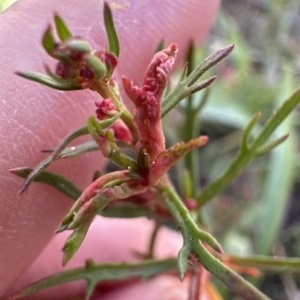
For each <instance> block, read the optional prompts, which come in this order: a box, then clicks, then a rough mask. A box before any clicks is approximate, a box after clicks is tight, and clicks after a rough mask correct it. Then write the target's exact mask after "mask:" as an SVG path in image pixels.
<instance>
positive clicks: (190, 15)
mask: <svg viewBox="0 0 300 300" xmlns="http://www.w3.org/2000/svg"><path fill="white" fill-rule="evenodd" d="M114 2H117V1H114ZM218 2H219V1H218V0H210V1H205V0H189V1H186V0H173V1H171V0H165V1H161V0H144V1H138V0H135V1H134V0H130V1H128V0H127V1H121V3H129V6H130V7H129V8H127V9H125V8H123V9H116V10H114V17H115V22H116V27H117V30H118V32H119V35H120V41H121V60H120V66H119V68H118V70H117V72H116V75H117V76H118V75H125V76H126V77H128V78H131V79H133V82H134V83H135V84H137V85H138V84H140V83H141V80H142V77H143V72H144V70H145V69H146V66H147V64H148V63H149V61H150V59H151V56H152V55H153V53H154V51H155V48H156V47H157V45H158V43H159V42H160V41H161V40H162V39H164V40H165V43H166V45H168V44H170V43H171V42H176V43H177V44H178V47H179V58H178V62H180V61H181V62H182V59H183V57H184V54H185V52H186V49H187V45H188V43H189V41H190V39H191V38H194V39H195V40H196V42H197V43H201V42H202V41H203V39H204V37H205V36H206V34H207V32H208V30H209V28H210V27H211V24H212V21H213V18H214V15H215V12H216V10H217V7H218ZM54 12H58V13H59V14H61V15H62V16H63V17H64V19H65V20H66V21H67V23H68V25H69V27H70V28H71V30H72V32H73V33H74V34H75V35H79V36H81V37H83V38H85V39H87V40H88V41H89V42H90V43H91V44H92V45H93V46H94V47H95V48H98V49H103V48H105V47H106V46H107V41H106V38H105V33H104V28H103V22H102V1H99V0H85V1H78V0H68V1H67V0H52V1H39V0H30V1H29V0H21V1H19V2H17V3H16V4H14V5H13V6H11V7H10V8H9V9H8V10H6V11H4V12H3V13H1V18H0V62H1V68H0V78H1V81H0V104H1V105H0V122H1V126H0V137H1V157H0V165H1V167H0V178H1V181H0V190H1V196H0V203H1V210H0V240H1V247H0V295H3V294H4V292H5V290H7V288H8V287H9V286H10V285H13V287H11V288H10V291H13V290H15V289H16V288H19V287H21V286H23V285H24V284H28V283H29V282H30V281H32V280H36V279H39V278H41V277H42V276H44V275H46V274H50V273H53V272H56V271H58V270H60V269H61V266H60V261H61V252H60V251H59V249H60V248H61V245H62V242H63V240H65V238H66V235H65V233H63V234H62V235H60V236H58V237H56V238H54V239H53V240H52V241H51V242H50V240H51V238H52V237H53V233H54V231H55V229H56V228H57V226H58V224H59V222H60V221H61V220H62V218H63V217H64V215H65V214H66V213H67V212H68V210H69V209H70V207H71V205H72V201H71V200H70V199H68V198H67V197H66V196H64V195H62V194H61V193H59V192H57V191H56V190H54V189H53V188H51V187H48V186H44V185H41V184H32V185H31V186H30V187H29V189H28V190H27V191H26V192H25V193H24V194H23V195H21V196H20V197H18V196H17V193H18V190H19V188H20V187H21V184H22V180H21V179H20V178H17V177H16V176H14V175H12V174H10V173H9V172H8V170H9V169H10V168H15V167H20V166H32V167H33V166H35V165H37V163H38V162H40V161H41V160H42V159H43V158H44V157H45V155H44V154H42V153H41V152H40V150H41V149H45V148H49V147H53V146H55V145H57V144H58V143H59V141H60V140H61V139H62V138H63V137H64V136H65V135H66V134H68V133H69V132H70V131H72V130H74V129H76V128H78V127H80V126H82V125H83V124H85V122H86V119H87V117H88V116H89V115H91V114H93V113H94V111H95V107H94V101H95V100H98V99H99V95H97V94H96V93H93V92H91V91H80V92H59V91H56V90H53V89H50V88H48V87H45V86H42V85H39V84H37V83H34V82H29V81H27V80H25V79H23V78H20V77H18V76H16V75H14V72H15V71H16V70H37V71H42V68H43V64H44V63H48V64H49V65H50V66H53V65H54V63H53V60H51V59H49V57H48V56H47V54H46V53H45V51H44V49H42V47H41V43H40V40H41V36H42V34H43V32H44V30H45V28H46V26H47V24H48V22H50V21H51V20H53V13H54ZM104 164H105V161H104V160H103V158H102V157H101V155H99V154H98V153H93V154H86V155H83V156H82V157H78V158H75V159H72V160H70V161H62V162H57V163H55V165H54V166H53V167H51V170H54V171H56V172H59V173H61V174H63V175H66V176H68V177H69V178H71V179H72V180H73V181H74V182H75V183H76V184H78V185H79V186H80V187H81V188H84V187H86V186H87V185H88V184H89V183H90V182H91V180H92V176H93V173H94V171H95V170H96V169H97V168H98V169H99V168H101V167H103V165H104ZM96 165H97V167H95V166H96ZM124 222H125V223H124ZM128 222H129V221H128V220H125V221H120V220H106V219H100V218H99V219H98V220H97V221H96V222H95V224H94V225H93V227H92V228H93V230H92V231H91V232H90V234H89V235H88V238H87V241H86V242H85V244H84V245H83V247H82V248H83V249H84V250H82V249H81V250H80V253H78V255H76V256H75V257H74V259H73V260H72V261H71V262H70V266H75V265H76V266H79V265H82V264H83V262H84V259H86V258H87V257H93V258H94V259H95V260H96V261H97V262H99V261H108V260H110V261H112V260H113V261H120V260H125V259H132V258H133V255H132V253H131V250H132V248H135V246H136V247H137V248H138V249H141V250H142V249H145V247H146V241H147V239H146V238H147V236H149V232H150V231H151V226H152V224H151V222H150V221H146V220H144V219H139V220H134V221H130V222H131V223H128ZM124 224H127V225H126V226H128V227H126V226H125V225H124ZM124 228H126V230H125V229H124ZM120 236H121V237H123V236H126V239H125V238H119V237H120ZM166 236H168V238H166V239H164V240H169V242H170V243H171V244H172V245H174V246H172V247H170V249H172V251H173V252H172V253H173V254H174V253H176V251H177V250H178V247H180V243H181V240H180V238H179V236H177V235H176V234H172V233H170V234H167V235H166ZM145 237H146V238H145ZM49 242H50V243H49ZM104 242H105V247H103V243H104ZM47 244H48V246H47V248H46V250H44V252H43V253H42V254H41V256H40V257H39V258H38V259H37V261H36V262H35V263H33V265H32V266H31V267H30V268H29V269H28V270H27V271H26V272H25V273H24V274H23V275H22V276H21V278H19V276H20V275H21V274H22V273H23V272H24V270H26V269H27V268H28V267H29V266H30V264H32V262H33V261H34V260H35V259H36V258H37V257H38V255H39V254H40V253H41V251H42V250H43V249H44V248H45V246H46V245H47ZM91 245H92V246H93V247H91ZM175 245H176V246H175ZM160 249H161V250H158V254H162V252H164V249H163V247H160ZM174 251H175V252H174ZM58 262H59V263H58ZM18 278H19V279H18ZM153 282H154V283H153ZM158 282H161V283H160V284H159V283H158ZM163 282H167V283H163ZM162 283H163V284H162ZM151 284H152V285H155V287H156V289H157V290H158V291H160V290H161V291H162V292H163V291H164V290H165V289H170V286H171V285H174V286H175V285H176V287H177V288H178V280H177V279H175V278H174V279H173V278H170V277H168V278H167V279H166V277H164V278H163V279H162V280H160V281H152V283H151ZM151 284H150V283H149V285H148V288H149V287H150V286H151ZM76 286H77V285H76ZM81 288H82V285H78V289H77V288H75V287H74V286H73V288H72V289H64V290H63V292H64V297H67V295H72V294H73V295H74V293H79V289H81ZM123 288H124V287H123ZM126 288H129V287H126ZM126 288H124V289H125V290H124V291H123V290H122V295H123V297H124V298H122V299H126ZM136 289H137V290H136V293H137V294H138V293H139V291H140V290H141V286H139V285H136ZM149 289H150V290H151V289H152V290H153V287H152V288H149ZM180 289H181V288H180ZM182 289H183V287H182ZM142 290H147V285H146V286H144V288H143V289H142ZM61 291H62V290H60V291H58V290H56V292H53V293H50V294H49V293H48V295H47V296H45V298H41V297H44V296H41V297H40V298H39V299H55V297H56V296H57V294H56V293H58V292H61ZM116 293H117V292H116ZM128 293H129V292H128ZM130 293H133V294H128V295H129V296H128V297H132V295H134V293H135V287H134V286H133V287H130ZM44 295H45V294H44ZM51 297H52V298H51ZM114 297H118V296H114V295H113V294H111V297H110V298H107V299H120V298H114ZM151 297H152V296H151V295H150V296H149V298H147V299H155V297H158V296H157V295H156V296H153V297H152V298H151ZM31 299H33V298H31ZM57 299H64V298H62V297H60V298H57ZM101 299H102V298H101ZM105 299H106V298H105ZM131 299H133V298H131ZM137 299H138V298H137ZM158 299H160V298H158ZM175 299H181V298H175Z"/></svg>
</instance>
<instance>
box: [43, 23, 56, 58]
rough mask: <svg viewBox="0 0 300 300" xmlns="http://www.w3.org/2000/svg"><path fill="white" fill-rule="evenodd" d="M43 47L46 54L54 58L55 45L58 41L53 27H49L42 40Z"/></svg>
mask: <svg viewBox="0 0 300 300" xmlns="http://www.w3.org/2000/svg"><path fill="white" fill-rule="evenodd" d="M42 45H43V47H44V49H45V50H46V52H47V53H48V54H49V55H50V56H52V57H54V56H53V52H54V50H55V45H56V41H55V38H54V35H53V30H52V26H51V25H49V26H48V27H47V29H46V31H45V33H44V35H43V38H42Z"/></svg>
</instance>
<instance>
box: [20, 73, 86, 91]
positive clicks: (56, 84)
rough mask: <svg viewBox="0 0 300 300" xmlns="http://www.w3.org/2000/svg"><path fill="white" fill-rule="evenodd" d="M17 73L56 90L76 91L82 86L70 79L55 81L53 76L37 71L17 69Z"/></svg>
mask: <svg viewBox="0 0 300 300" xmlns="http://www.w3.org/2000/svg"><path fill="white" fill-rule="evenodd" d="M16 74H17V75H19V76H21V77H23V78H26V79H29V80H32V81H35V82H38V83H41V84H43V85H46V86H48V87H51V88H53V89H56V90H60V91H76V90H82V89H83V87H82V86H81V85H80V84H78V83H74V82H70V81H66V80H65V81H63V80H61V81H57V80H55V79H54V78H51V77H50V76H47V75H45V74H42V73H38V72H31V71H26V72H23V71H18V72H16Z"/></svg>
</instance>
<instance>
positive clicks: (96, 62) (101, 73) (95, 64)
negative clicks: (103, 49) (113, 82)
mask: <svg viewBox="0 0 300 300" xmlns="http://www.w3.org/2000/svg"><path fill="white" fill-rule="evenodd" d="M86 64H87V65H88V66H89V67H90V69H91V70H92V71H93V75H94V76H95V79H96V80H99V79H102V78H104V77H105V76H106V73H107V70H106V66H105V64H104V63H103V62H102V61H101V59H100V58H98V57H97V56H94V55H91V56H89V57H88V58H87V60H86Z"/></svg>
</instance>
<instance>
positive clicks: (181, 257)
mask: <svg viewBox="0 0 300 300" xmlns="http://www.w3.org/2000/svg"><path fill="white" fill-rule="evenodd" d="M190 251H191V249H190V247H189V246H188V245H187V244H185V245H183V247H182V248H181V249H180V250H179V252H178V257H177V264H178V271H179V277H180V279H181V280H183V279H184V276H185V273H186V271H187V268H188V263H189V255H190Z"/></svg>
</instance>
